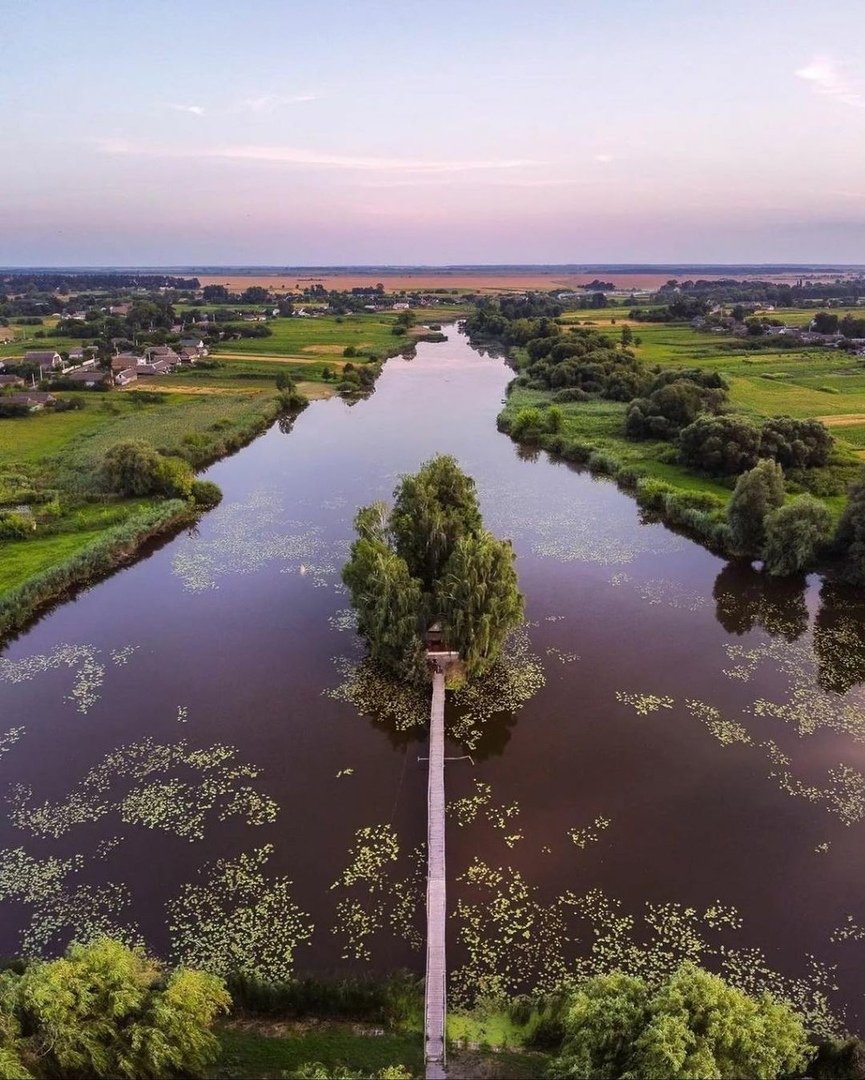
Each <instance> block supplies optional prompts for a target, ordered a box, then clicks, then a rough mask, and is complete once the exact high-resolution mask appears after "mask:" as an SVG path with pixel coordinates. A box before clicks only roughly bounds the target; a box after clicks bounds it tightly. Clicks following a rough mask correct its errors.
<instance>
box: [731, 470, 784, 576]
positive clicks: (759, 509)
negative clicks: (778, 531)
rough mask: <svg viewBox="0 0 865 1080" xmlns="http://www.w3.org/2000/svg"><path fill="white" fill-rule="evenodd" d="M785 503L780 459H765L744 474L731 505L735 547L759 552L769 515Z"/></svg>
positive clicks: (740, 552) (745, 553) (752, 552)
mask: <svg viewBox="0 0 865 1080" xmlns="http://www.w3.org/2000/svg"><path fill="white" fill-rule="evenodd" d="M783 502H784V474H783V472H782V471H781V466H780V465H778V464H777V463H776V462H774V461H769V460H768V459H764V460H763V461H761V462H760V463H759V465H756V466H755V467H754V468H753V469H750V470H749V471H748V472H746V473H744V474H743V475H742V476H740V477H739V479H738V480H737V481H736V488H735V490H734V492H733V498H732V499H731V500H730V502H729V505H728V506H727V524H728V526H729V528H730V542H731V543H732V545H733V550H734V551H735V552H737V553H738V554H741V555H751V556H754V555H758V554H759V553H760V550H761V549H762V547H763V542H764V540H765V538H766V530H765V519H766V515H767V513H768V512H769V511H770V510H774V509H776V508H777V507H779V506H781V505H783Z"/></svg>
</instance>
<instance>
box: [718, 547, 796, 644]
mask: <svg viewBox="0 0 865 1080" xmlns="http://www.w3.org/2000/svg"><path fill="white" fill-rule="evenodd" d="M806 589H807V582H806V580H805V578H804V577H793V578H774V577H770V576H769V575H768V574H763V573H761V572H760V571H758V570H755V569H754V568H753V566H752V565H751V564H750V563H745V562H730V563H728V564H727V565H726V566H725V567H724V569H723V570H722V571H721V572H720V573H719V574H718V576H717V578H716V579H715V585H714V588H713V589H712V596H713V598H714V600H715V615H716V617H717V619H718V622H719V623H720V624H721V626H723V627H724V629H725V630H726V631H727V632H728V633H729V634H736V636H737V637H740V636H741V635H742V634H747V633H748V632H749V631H751V630H758V629H762V630H765V631H766V632H767V633H768V634H771V635H772V636H773V637H779V636H780V637H783V638H784V640H785V641H796V640H797V639H798V638H800V637H801V636H802V634H804V633H805V631H806V630H807V629H808V617H809V616H808V605H807V603H806V602H805V593H806Z"/></svg>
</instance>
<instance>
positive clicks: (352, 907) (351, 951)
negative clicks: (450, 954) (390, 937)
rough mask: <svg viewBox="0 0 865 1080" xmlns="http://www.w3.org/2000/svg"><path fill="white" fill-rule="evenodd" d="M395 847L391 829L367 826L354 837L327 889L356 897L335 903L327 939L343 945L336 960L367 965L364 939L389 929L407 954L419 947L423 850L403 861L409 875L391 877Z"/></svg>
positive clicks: (367, 947) (396, 842) (367, 944)
mask: <svg viewBox="0 0 865 1080" xmlns="http://www.w3.org/2000/svg"><path fill="white" fill-rule="evenodd" d="M399 857H400V845H399V840H398V838H397V835H396V832H395V830H394V828H393V826H392V825H370V826H366V827H364V828H362V829H358V830H357V831H356V832H355V843H354V845H353V846H352V847H351V848H350V849H349V860H350V861H349V864H348V866H347V867H346V868H345V870H344V871H343V873H342V874H341V876H340V877H339V878H337V880H336V881H335V882H334V883H333V885H331V889H353V890H355V891H356V892H359V894H360V895H349V896H343V897H341V898H340V899H339V900H338V901H337V904H336V924H335V925H334V927H333V929H332V933H334V934H337V935H340V936H341V937H343V938H344V939H345V944H344V948H343V953H342V958H343V959H344V960H346V959H355V960H369V959H370V957H371V955H372V953H371V947H370V941H369V939H370V938H372V937H373V935H375V934H377V933H378V932H379V931H380V930H381V929H382V928H383V927H384V926H385V923H389V924H390V926H391V929H392V930H393V931H394V932H395V933H396V934H398V935H399V936H400V937H402V938H404V939H405V940H406V941H408V942H409V944H410V945H411V946H412V947H413V948H420V947H421V946H422V945H423V942H424V940H425V939H424V937H423V936H422V935H421V934H420V933H419V931H418V928H417V922H416V916H417V912H418V908H419V906H420V904H421V902H422V898H423V886H424V881H425V850H424V848H422V847H421V848H417V849H415V850H414V851H413V852H412V853H411V854H410V855H409V863H410V869H409V871H408V873H407V874H406V875H404V876H402V877H397V875H396V873H395V871H396V864H397V862H398V860H399Z"/></svg>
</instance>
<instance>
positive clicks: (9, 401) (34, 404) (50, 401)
mask: <svg viewBox="0 0 865 1080" xmlns="http://www.w3.org/2000/svg"><path fill="white" fill-rule="evenodd" d="M56 401H57V398H56V397H54V395H53V394H47V393H45V392H44V391H42V390H26V391H25V392H24V393H21V394H7V395H6V396H5V397H4V398H3V404H4V405H26V406H27V408H28V409H29V410H30V411H31V412H36V411H37V410H38V409H44V408H45V406H46V405H54V404H55V403H56Z"/></svg>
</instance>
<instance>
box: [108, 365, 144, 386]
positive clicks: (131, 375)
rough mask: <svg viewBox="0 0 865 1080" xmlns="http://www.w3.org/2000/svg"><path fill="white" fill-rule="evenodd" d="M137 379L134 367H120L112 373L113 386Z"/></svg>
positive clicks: (126, 383) (136, 371)
mask: <svg viewBox="0 0 865 1080" xmlns="http://www.w3.org/2000/svg"><path fill="white" fill-rule="evenodd" d="M137 381H138V369H137V368H134V367H128V368H121V369H120V371H118V372H116V373H115V375H114V385H115V386H128V385H129V384H130V383H133V382H137Z"/></svg>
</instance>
